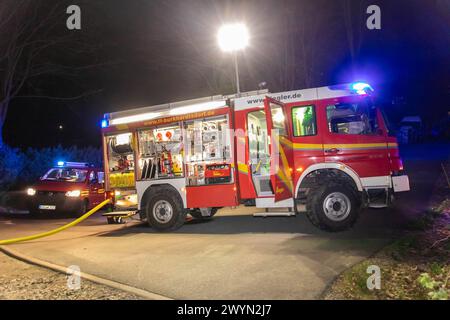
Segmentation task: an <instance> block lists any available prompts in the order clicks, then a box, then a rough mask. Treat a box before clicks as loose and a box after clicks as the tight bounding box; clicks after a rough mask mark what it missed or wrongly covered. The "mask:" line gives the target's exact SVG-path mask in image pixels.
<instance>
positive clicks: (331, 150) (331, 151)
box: [324, 148, 341, 153]
mask: <svg viewBox="0 0 450 320" xmlns="http://www.w3.org/2000/svg"><path fill="white" fill-rule="evenodd" d="M324 151H325V153H338V152H339V151H341V150H339V149H338V148H331V149H325V150H324Z"/></svg>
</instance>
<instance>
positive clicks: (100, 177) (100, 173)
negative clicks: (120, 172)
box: [97, 171, 105, 183]
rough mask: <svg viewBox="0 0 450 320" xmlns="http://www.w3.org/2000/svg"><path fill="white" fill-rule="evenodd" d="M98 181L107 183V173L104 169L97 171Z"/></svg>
mask: <svg viewBox="0 0 450 320" xmlns="http://www.w3.org/2000/svg"><path fill="white" fill-rule="evenodd" d="M97 175H98V183H105V173H104V172H102V171H99V172H97Z"/></svg>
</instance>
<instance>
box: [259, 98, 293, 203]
mask: <svg viewBox="0 0 450 320" xmlns="http://www.w3.org/2000/svg"><path fill="white" fill-rule="evenodd" d="M264 110H265V113H266V120H267V131H268V139H269V144H270V146H269V151H270V180H271V184H272V188H273V191H274V194H275V202H278V201H281V200H285V199H289V198H292V197H293V189H294V187H293V181H292V168H293V150H292V141H291V140H290V139H289V137H290V136H291V134H290V130H289V126H288V117H287V115H286V111H287V109H286V108H285V106H284V104H283V103H281V102H279V101H277V100H275V99H272V98H270V97H266V98H265V99H264Z"/></svg>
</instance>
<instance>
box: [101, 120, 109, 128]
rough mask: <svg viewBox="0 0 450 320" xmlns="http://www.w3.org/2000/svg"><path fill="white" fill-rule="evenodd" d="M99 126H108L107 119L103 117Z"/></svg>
mask: <svg viewBox="0 0 450 320" xmlns="http://www.w3.org/2000/svg"><path fill="white" fill-rule="evenodd" d="M101 126H102V128H106V127H108V120H106V119H103V120H102V122H101Z"/></svg>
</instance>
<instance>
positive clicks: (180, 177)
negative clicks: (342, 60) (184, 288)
mask: <svg viewBox="0 0 450 320" xmlns="http://www.w3.org/2000/svg"><path fill="white" fill-rule="evenodd" d="M102 127H103V129H102V132H103V145H104V156H105V173H106V175H105V176H106V189H107V190H108V191H115V192H116V194H117V195H121V196H123V195H125V197H128V198H127V199H128V200H123V201H124V203H123V205H124V206H130V205H132V204H133V203H134V204H135V205H136V206H137V209H138V213H139V215H140V217H141V219H143V220H146V221H147V222H148V224H149V225H150V226H152V227H154V228H155V229H158V230H164V231H166V230H174V229H176V228H179V227H180V226H181V225H182V224H183V223H184V221H185V218H186V214H190V215H192V216H193V217H194V218H198V219H202V218H208V217H211V216H213V215H214V214H215V213H216V211H217V210H218V208H221V207H225V206H237V205H239V204H241V203H244V202H245V203H252V204H254V205H256V207H258V208H265V209H267V208H274V207H284V208H290V211H292V209H293V211H294V212H295V213H298V212H299V211H304V212H306V215H307V217H308V218H309V220H310V221H311V222H312V223H313V224H314V225H316V226H317V227H319V228H322V229H325V230H329V231H338V230H344V229H347V228H349V227H350V226H352V225H353V224H354V223H355V221H356V220H357V218H358V215H359V213H360V212H361V210H362V209H363V208H364V207H387V206H389V204H390V203H391V201H392V200H393V194H394V192H400V191H408V190H409V181H408V177H407V176H406V175H404V174H403V165H402V162H401V159H400V157H399V150H398V145H397V141H396V138H395V136H393V135H392V134H391V133H390V132H389V130H388V127H387V123H386V121H385V120H384V117H383V113H382V112H381V110H380V109H379V108H377V107H376V106H375V105H374V99H373V90H372V88H371V87H370V85H368V84H366V83H352V84H342V85H335V86H328V87H321V88H313V89H306V90H295V91H289V92H280V93H269V92H267V91H256V92H248V93H244V94H240V95H239V97H238V96H214V97H208V98H202V99H196V100H188V101H182V102H176V103H170V104H164V105H158V106H151V107H144V108H139V109H133V110H127V111H120V112H114V113H109V114H106V115H105V117H104V120H103V121H102ZM118 204H119V200H117V201H116V206H117V205H118Z"/></svg>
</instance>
